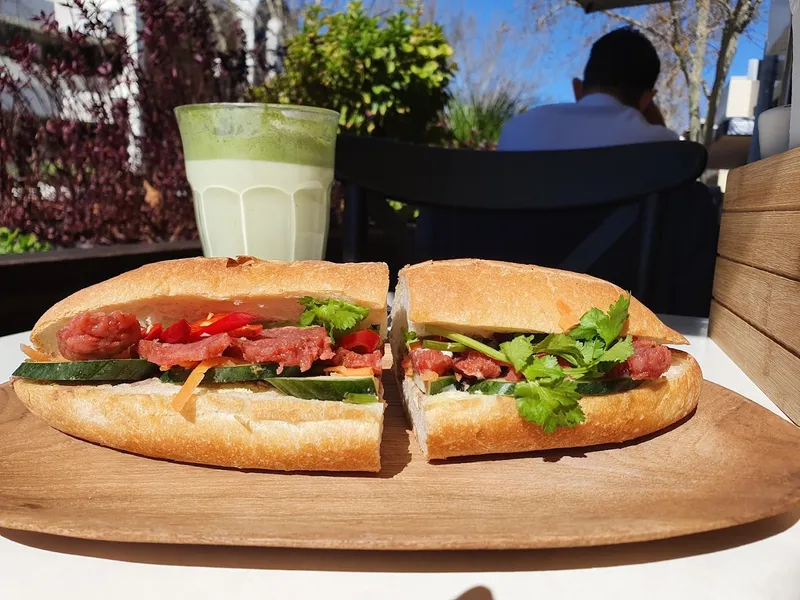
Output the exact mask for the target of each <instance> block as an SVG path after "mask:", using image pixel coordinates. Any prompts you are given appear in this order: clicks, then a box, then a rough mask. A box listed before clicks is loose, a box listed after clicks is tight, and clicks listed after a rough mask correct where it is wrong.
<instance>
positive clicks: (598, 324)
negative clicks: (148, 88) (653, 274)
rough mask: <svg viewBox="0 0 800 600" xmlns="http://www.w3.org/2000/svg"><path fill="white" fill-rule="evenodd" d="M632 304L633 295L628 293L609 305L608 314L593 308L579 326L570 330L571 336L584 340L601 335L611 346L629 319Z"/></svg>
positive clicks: (607, 345) (607, 344)
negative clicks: (629, 309)
mask: <svg viewBox="0 0 800 600" xmlns="http://www.w3.org/2000/svg"><path fill="white" fill-rule="evenodd" d="M630 304H631V297H630V295H628V296H620V297H619V298H618V299H617V301H616V302H614V303H613V304H612V305H611V306H609V307H608V313H607V314H606V313H604V312H603V311H602V310H600V309H599V308H592V309H591V310H589V311H587V312H586V313H585V314H584V315H583V316H582V317H581V320H580V322H579V324H578V326H577V327H575V328H574V329H573V330H572V331H570V332H569V336H570V337H571V338H572V339H575V340H584V341H589V340H592V339H594V338H596V337H599V338H600V339H602V340H603V342H605V345H606V347H609V346H610V345H611V343H612V342H613V341H614V340H615V339H617V338H618V337H619V334H620V333H622V328H623V327H624V326H625V322H626V321H627V320H628V308H629V307H630Z"/></svg>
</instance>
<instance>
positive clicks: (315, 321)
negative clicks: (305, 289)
mask: <svg viewBox="0 0 800 600" xmlns="http://www.w3.org/2000/svg"><path fill="white" fill-rule="evenodd" d="M299 302H300V304H302V305H303V306H305V307H306V310H305V311H304V312H303V314H302V315H300V325H302V326H303V327H308V326H309V325H320V326H322V327H324V328H325V329H326V330H327V332H328V335H330V336H331V337H332V338H333V337H336V336H337V335H339V334H342V333H344V332H346V331H349V330H351V329H353V327H355V326H356V325H358V324H359V323H360V322H361V321H363V320H364V318H365V317H366V316H367V315H368V314H369V309H367V308H361V307H360V306H355V305H354V304H348V303H347V302H342V301H341V300H322V301H320V300H315V299H314V298H311V297H310V296H306V297H304V298H300V300H299Z"/></svg>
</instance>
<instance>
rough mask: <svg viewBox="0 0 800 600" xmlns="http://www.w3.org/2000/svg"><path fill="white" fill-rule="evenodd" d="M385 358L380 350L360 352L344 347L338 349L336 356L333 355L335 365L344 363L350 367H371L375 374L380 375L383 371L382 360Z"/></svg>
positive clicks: (343, 364)
mask: <svg viewBox="0 0 800 600" xmlns="http://www.w3.org/2000/svg"><path fill="white" fill-rule="evenodd" d="M382 360H383V353H382V352H381V351H380V350H375V352H371V353H370V354H359V353H358V352H352V351H351V350H346V349H344V348H339V349H338V350H336V356H334V357H333V361H332V362H333V364H334V365H337V366H338V365H342V366H344V367H347V368H348V369H358V368H361V367H369V368H370V369H372V372H373V373H375V375H380V374H381V373H382V372H383V367H382V366H381V361H382Z"/></svg>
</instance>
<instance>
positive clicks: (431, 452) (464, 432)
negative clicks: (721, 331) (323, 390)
mask: <svg viewBox="0 0 800 600" xmlns="http://www.w3.org/2000/svg"><path fill="white" fill-rule="evenodd" d="M702 383H703V375H702V373H701V372H700V367H699V365H698V364H697V361H696V360H695V359H694V358H692V356H690V355H689V354H686V353H685V352H679V351H677V350H674V351H673V362H672V366H671V367H670V369H669V371H667V372H666V374H665V376H664V377H663V378H661V379H656V380H652V381H648V382H646V383H643V384H642V385H640V386H639V387H637V388H635V389H633V390H630V391H627V392H621V393H617V394H609V395H608V396H584V397H583V398H581V400H580V404H581V408H582V409H583V412H584V413H585V415H586V421H585V422H584V423H582V424H580V425H578V426H577V427H571V428H567V427H562V428H559V429H557V430H556V431H554V432H553V433H551V434H547V433H545V432H544V431H542V429H541V427H539V426H538V425H535V424H533V423H530V422H528V421H526V420H525V419H523V418H522V417H521V416H520V415H519V412H517V407H516V401H515V399H514V398H511V397H509V396H483V395H477V394H475V395H473V394H468V393H466V392H452V393H442V394H437V395H435V396H427V395H425V394H423V393H422V392H421V391H420V389H419V388H418V387H417V386H416V384H415V383H414V382H413V381H412V380H411V379H410V378H408V377H404V379H403V384H402V385H403V399H404V405H405V409H406V413H407V414H408V416H409V420H410V421H411V423H412V425H413V428H414V432H415V433H416V436H417V441H418V442H419V446H420V449H421V450H422V452H423V454H424V455H425V457H426V458H427V459H428V460H434V459H442V458H450V457H454V456H470V455H475V454H496V453H507V452H527V451H532V450H549V449H554V448H578V447H583V446H595V445H598V444H612V443H620V442H626V441H628V440H632V439H635V438H638V437H641V436H645V435H648V434H651V433H653V432H655V431H659V430H660V429H664V428H665V427H668V426H670V425H672V424H673V423H675V422H677V421H680V420H681V419H683V418H684V417H685V416H686V415H688V414H690V413H691V412H692V411H693V410H694V409H695V407H696V406H697V400H698V398H699V397H700V388H701V385H702Z"/></svg>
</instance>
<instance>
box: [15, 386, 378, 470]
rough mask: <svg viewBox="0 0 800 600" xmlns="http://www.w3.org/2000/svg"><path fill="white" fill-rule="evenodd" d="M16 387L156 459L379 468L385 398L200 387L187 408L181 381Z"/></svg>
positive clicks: (107, 439)
mask: <svg viewBox="0 0 800 600" xmlns="http://www.w3.org/2000/svg"><path fill="white" fill-rule="evenodd" d="M13 386H14V391H15V392H16V393H17V396H19V399H20V400H21V401H22V402H23V403H24V404H25V406H26V407H28V409H29V410H30V411H31V412H32V413H34V414H35V415H37V416H38V417H40V418H41V419H43V420H44V421H46V422H47V423H48V424H49V425H50V426H52V427H54V428H56V429H59V430H61V431H63V432H65V433H68V434H70V435H74V436H76V437H79V438H83V439H85V440H89V441H91V442H95V443H98V444H102V445H104V446H109V447H112V448H117V449H120V450H126V451H129V452H134V453H136V454H142V455H145V456H152V457H156V458H165V459H171V460H178V461H183V462H191V463H200V464H207V465H216V466H223V467H236V468H241V469H271V470H280V471H300V470H302V471H309V470H310V471H372V472H377V471H379V470H380V443H381V435H382V432H383V413H384V407H385V405H384V403H383V402H382V401H381V402H378V403H374V404H363V405H354V404H345V403H342V402H326V401H321V400H301V399H298V398H293V397H290V396H284V395H282V394H280V393H278V392H275V391H264V388H263V387H261V386H250V387H248V386H246V385H241V384H238V385H233V384H225V385H218V386H208V387H206V386H202V387H200V388H198V389H197V391H196V392H195V394H194V395H193V397H192V400H191V401H190V402H189V404H188V405H187V407H186V408H185V409H184V411H183V413H178V412H176V411H175V410H174V409H173V408H172V407H171V405H170V402H171V401H172V397H173V396H174V394H175V392H176V391H177V389H178V388H177V386H174V385H170V384H165V383H161V382H160V381H158V380H155V379H151V380H147V381H142V382H137V383H133V384H119V385H54V384H52V383H47V382H38V381H31V380H26V379H15V380H14V381H13Z"/></svg>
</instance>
